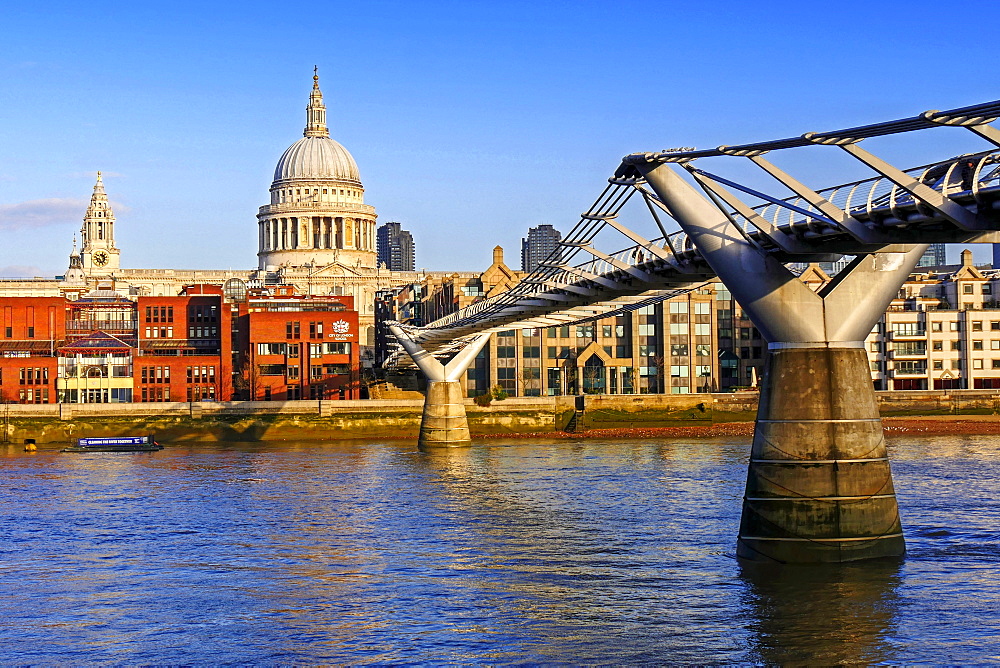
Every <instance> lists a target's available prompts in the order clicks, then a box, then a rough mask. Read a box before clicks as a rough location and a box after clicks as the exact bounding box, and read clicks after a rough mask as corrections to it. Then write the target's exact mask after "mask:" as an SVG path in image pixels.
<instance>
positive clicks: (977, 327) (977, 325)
mask: <svg viewBox="0 0 1000 668" xmlns="http://www.w3.org/2000/svg"><path fill="white" fill-rule="evenodd" d="M972 331H973V332H981V331H983V321H982V320H976V321H975V322H973V323H972Z"/></svg>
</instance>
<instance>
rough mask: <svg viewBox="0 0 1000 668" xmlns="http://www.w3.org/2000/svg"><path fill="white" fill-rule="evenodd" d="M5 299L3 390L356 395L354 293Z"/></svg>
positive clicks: (184, 396) (175, 396)
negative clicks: (331, 295)
mask: <svg viewBox="0 0 1000 668" xmlns="http://www.w3.org/2000/svg"><path fill="white" fill-rule="evenodd" d="M70 297H71V298H66V297H5V298H0V308H2V314H3V318H4V320H3V330H0V334H2V335H3V336H2V337H0V399H2V400H3V401H6V402H15V403H56V402H61V403H105V402H115V403H118V402H130V401H136V402H165V401H228V400H235V399H256V400H263V401H268V400H272V401H280V400H289V399H299V398H302V399H306V398H313V399H320V398H321V399H340V398H357V397H358V396H359V395H360V384H359V359H358V345H357V341H358V314H357V312H355V311H354V310H353V303H352V302H351V298H350V297H336V298H334V297H308V296H303V295H299V294H296V293H295V291H294V289H292V288H290V287H285V286H275V287H269V288H266V289H265V288H258V289H254V290H250V291H249V293H248V294H247V293H243V294H239V295H230V296H227V295H226V294H225V293H224V291H223V289H222V287H221V286H217V285H191V286H187V287H185V288H184V290H183V291H182V293H181V294H180V295H177V296H171V297H145V296H139V297H131V298H130V297H126V296H123V295H121V294H119V293H117V292H115V291H114V290H113V286H112V285H110V284H109V285H107V286H104V287H102V289H99V290H94V291H91V292H89V293H86V294H83V295H77V294H71V295H70Z"/></svg>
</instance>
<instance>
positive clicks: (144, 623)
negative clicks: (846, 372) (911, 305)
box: [0, 436, 1000, 664]
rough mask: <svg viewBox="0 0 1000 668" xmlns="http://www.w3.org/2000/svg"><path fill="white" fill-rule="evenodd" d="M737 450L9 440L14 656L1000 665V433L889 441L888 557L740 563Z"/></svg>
mask: <svg viewBox="0 0 1000 668" xmlns="http://www.w3.org/2000/svg"><path fill="white" fill-rule="evenodd" d="M748 451H749V444H748V441H747V439H744V438H733V439H699V440H693V439H689V440H680V439H672V440H645V441H643V440H627V441H586V442H571V441H560V442H522V443H516V444H510V443H502V442H489V443H485V444H477V445H475V446H474V447H472V448H471V449H467V450H459V451H454V452H442V453H440V454H430V455H427V454H421V453H418V452H416V451H415V447H414V445H413V444H410V443H374V442H373V443H356V442H350V443H339V444H315V443H311V444H306V443H301V444H295V443H292V444H289V443H267V444H221V445H220V444H197V445H190V446H188V445H182V446H177V445H175V446H168V447H167V449H165V450H163V451H162V452H157V453H150V454H60V453H58V452H57V451H56V450H55V449H54V448H46V446H42V449H41V450H40V451H39V452H37V453H34V454H26V453H24V452H22V451H21V448H20V447H15V446H9V447H6V448H4V446H0V455H2V457H3V460H2V461H3V464H2V466H3V468H2V477H3V480H2V487H0V489H2V491H0V494H2V505H0V508H2V510H0V513H2V524H0V526H2V532H3V542H2V544H0V549H2V550H3V553H2V567H3V576H2V579H0V659H2V660H3V662H4V663H63V664H65V663H82V662H87V663H125V664H139V663H155V664H180V663H191V662H198V663H221V662H225V663H244V662H245V663H292V662H297V663H330V662H337V663H365V662H375V663H389V662H393V663H400V662H410V663H413V662H430V663H445V662H447V663H470V662H475V663H524V662H544V663H553V662H566V663H595V662H596V663H609V662H615V663H621V662H624V663H649V662H664V661H669V662H675V663H677V662H679V663H699V664H700V663H744V662H765V663H795V662H799V663H817V664H833V663H865V664H871V663H880V662H885V663H893V664H897V663H914V662H930V663H956V662H957V663H984V662H997V661H1000V614H998V611H1000V439H998V438H996V437H986V436H980V437H977V436H950V437H914V436H898V437H895V438H894V439H893V440H891V445H890V454H891V457H892V460H893V467H894V468H893V471H894V474H895V481H896V487H897V493H898V497H899V504H900V512H901V515H902V519H903V525H904V529H905V531H906V539H907V546H908V550H909V553H908V556H907V558H906V559H905V560H904V561H902V562H889V563H864V564H860V565H851V566H839V567H838V566H828V567H820V568H815V567H797V568H796V567H791V568H789V567H786V568H759V569H750V568H747V567H743V566H741V565H740V563H738V562H737V561H736V560H735V558H734V556H733V554H734V542H735V536H736V531H737V525H738V523H739V513H740V499H741V496H742V492H743V484H744V478H745V468H746V460H747V455H748Z"/></svg>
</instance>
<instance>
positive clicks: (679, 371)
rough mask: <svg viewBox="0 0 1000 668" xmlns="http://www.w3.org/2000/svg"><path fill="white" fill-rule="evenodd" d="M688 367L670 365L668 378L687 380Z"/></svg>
mask: <svg viewBox="0 0 1000 668" xmlns="http://www.w3.org/2000/svg"><path fill="white" fill-rule="evenodd" d="M688 375H689V374H688V367H687V365H684V364H679V365H676V366H675V365H671V367H670V377H671V378H687V377H688Z"/></svg>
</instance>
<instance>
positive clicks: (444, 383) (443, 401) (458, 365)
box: [389, 325, 490, 450]
mask: <svg viewBox="0 0 1000 668" xmlns="http://www.w3.org/2000/svg"><path fill="white" fill-rule="evenodd" d="M389 329H390V331H391V332H392V333H393V335H394V336H395V337H396V339H397V340H398V341H399V343H400V345H402V346H403V350H405V351H406V352H407V354H409V356H410V357H411V358H413V362H414V363H415V364H416V365H417V367H418V368H419V369H420V371H422V372H423V374H424V376H425V377H426V378H427V394H426V395H425V396H424V413H423V415H422V416H421V418H420V437H419V439H418V440H417V447H419V448H420V449H421V450H427V449H430V448H455V447H462V446H467V445H470V444H471V443H472V441H471V438H470V436H469V419H468V417H467V416H466V413H465V397H464V396H463V395H462V383H461V378H462V374H464V373H465V372H466V370H468V368H469V366H470V365H471V364H472V361H473V360H474V359H476V355H478V354H479V351H480V350H482V349H483V346H485V345H486V343H487V341H489V340H490V335H489V334H480V335H478V336H477V337H476V338H475V339H473V340H472V342H471V343H469V344H468V345H467V346H465V348H462V350H461V351H460V352H459V353H458V354H457V355H455V357H453V358H452V359H451V361H450V362H448V363H447V364H441V362H440V361H438V360H437V359H436V358H435V357H434V356H433V355H431V354H430V353H428V352H427V351H426V350H424V349H423V348H422V347H420V344H418V343H417V342H416V341H414V340H413V339H412V338H410V336H409V334H407V333H406V332H405V331H404V330H403V329H402V328H401V327H399V326H398V325H389Z"/></svg>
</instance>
